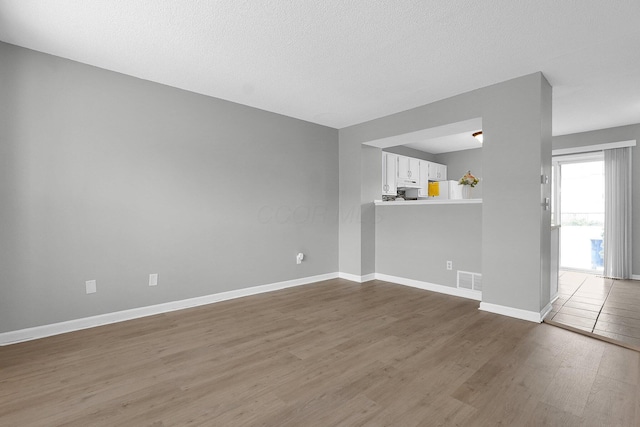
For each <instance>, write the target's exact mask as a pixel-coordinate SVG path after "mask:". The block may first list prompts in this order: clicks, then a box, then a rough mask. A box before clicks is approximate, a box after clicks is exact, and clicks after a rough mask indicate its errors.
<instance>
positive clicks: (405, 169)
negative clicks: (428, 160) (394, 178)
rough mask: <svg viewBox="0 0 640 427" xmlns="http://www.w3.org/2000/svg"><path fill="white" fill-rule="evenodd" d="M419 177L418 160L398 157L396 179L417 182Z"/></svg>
mask: <svg viewBox="0 0 640 427" xmlns="http://www.w3.org/2000/svg"><path fill="white" fill-rule="evenodd" d="M419 176H420V160H419V159H414V158H413V157H405V156H398V178H399V179H411V180H416V181H417V180H418V179H419Z"/></svg>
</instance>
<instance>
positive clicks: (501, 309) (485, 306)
mask: <svg viewBox="0 0 640 427" xmlns="http://www.w3.org/2000/svg"><path fill="white" fill-rule="evenodd" d="M480 310H482V311H488V312H489V313H495V314H502V315H503V316H509V317H515V318H516V319H522V320H528V321H529V322H535V323H540V322H542V319H543V318H544V316H543V315H542V314H543V313H544V315H545V316H546V315H547V313H548V312H549V311H551V304H547V306H546V307H545V308H544V309H543V310H542V311H541V312H537V311H528V310H522V309H519V308H513V307H507V306H504V305H498V304H491V303H488V302H481V303H480Z"/></svg>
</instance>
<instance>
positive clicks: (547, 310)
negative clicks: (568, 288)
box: [540, 295, 558, 322]
mask: <svg viewBox="0 0 640 427" xmlns="http://www.w3.org/2000/svg"><path fill="white" fill-rule="evenodd" d="M557 299H558V295H556V297H555V298H554V299H553V300H552V301H550V302H549V304H547V305H546V306H545V307H544V308H543V309H542V311H541V312H540V322H542V321H543V320H544V318H545V317H547V314H549V313H550V312H551V310H552V309H553V303H554V302H555V301H556V300H557Z"/></svg>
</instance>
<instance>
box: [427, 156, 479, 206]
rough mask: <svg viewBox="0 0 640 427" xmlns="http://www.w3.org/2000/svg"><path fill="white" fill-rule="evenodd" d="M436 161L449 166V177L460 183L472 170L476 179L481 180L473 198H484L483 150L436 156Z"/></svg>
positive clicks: (474, 190) (473, 193) (473, 191)
mask: <svg viewBox="0 0 640 427" xmlns="http://www.w3.org/2000/svg"><path fill="white" fill-rule="evenodd" d="M434 161H435V162H436V163H441V164H443V165H447V177H448V178H449V179H451V180H454V181H458V180H459V179H460V178H462V176H463V175H464V174H465V173H467V171H469V170H470V171H471V173H472V174H473V175H474V176H475V177H476V178H478V179H480V182H479V183H478V185H476V186H475V187H473V190H472V197H473V198H474V199H481V198H482V148H474V149H471V150H461V151H452V152H451V153H441V154H436V156H435V160H434Z"/></svg>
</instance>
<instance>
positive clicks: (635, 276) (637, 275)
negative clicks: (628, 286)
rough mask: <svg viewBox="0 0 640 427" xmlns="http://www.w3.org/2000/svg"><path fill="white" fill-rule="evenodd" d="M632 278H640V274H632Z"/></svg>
mask: <svg viewBox="0 0 640 427" xmlns="http://www.w3.org/2000/svg"><path fill="white" fill-rule="evenodd" d="M631 279H632V280H640V274H632V275H631Z"/></svg>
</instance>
